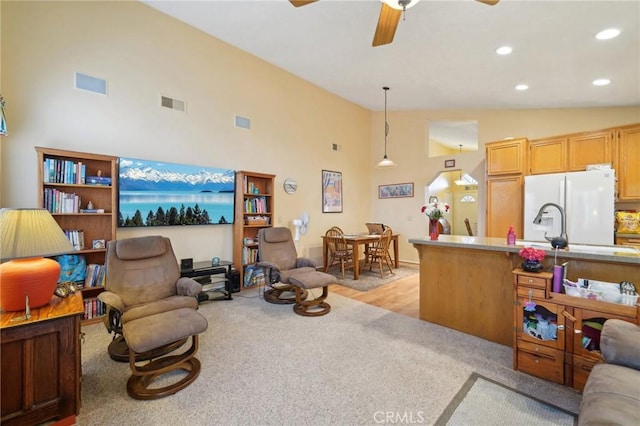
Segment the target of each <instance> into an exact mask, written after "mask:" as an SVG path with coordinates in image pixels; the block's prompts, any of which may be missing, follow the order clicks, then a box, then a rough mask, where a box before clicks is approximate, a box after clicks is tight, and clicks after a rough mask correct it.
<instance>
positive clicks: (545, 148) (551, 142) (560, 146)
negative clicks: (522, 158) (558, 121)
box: [528, 137, 568, 175]
mask: <svg viewBox="0 0 640 426" xmlns="http://www.w3.org/2000/svg"><path fill="white" fill-rule="evenodd" d="M528 158H529V168H528V171H529V174H531V175H538V174H543V173H562V172H565V171H566V170H567V166H568V159H567V138H566V137H558V138H548V139H539V140H534V141H529V156H528Z"/></svg>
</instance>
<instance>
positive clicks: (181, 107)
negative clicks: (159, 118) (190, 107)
mask: <svg viewBox="0 0 640 426" xmlns="http://www.w3.org/2000/svg"><path fill="white" fill-rule="evenodd" d="M160 105H162V106H163V107H165V108H171V109H175V110H176V111H181V112H184V111H185V102H184V101H181V100H178V99H173V98H169V97H166V96H161V99H160Z"/></svg>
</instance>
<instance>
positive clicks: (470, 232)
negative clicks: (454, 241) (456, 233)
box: [464, 217, 473, 236]
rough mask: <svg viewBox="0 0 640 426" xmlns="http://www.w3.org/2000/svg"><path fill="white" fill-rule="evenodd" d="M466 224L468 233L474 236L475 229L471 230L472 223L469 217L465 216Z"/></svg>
mask: <svg viewBox="0 0 640 426" xmlns="http://www.w3.org/2000/svg"><path fill="white" fill-rule="evenodd" d="M464 226H466V227H467V234H469V235H470V236H473V231H472V230H471V223H470V222H469V219H468V218H466V217H465V218H464Z"/></svg>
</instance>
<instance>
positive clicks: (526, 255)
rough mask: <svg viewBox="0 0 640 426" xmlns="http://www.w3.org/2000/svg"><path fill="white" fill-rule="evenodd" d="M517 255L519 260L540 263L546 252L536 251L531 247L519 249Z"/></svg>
mask: <svg viewBox="0 0 640 426" xmlns="http://www.w3.org/2000/svg"><path fill="white" fill-rule="evenodd" d="M518 254H519V255H520V257H521V258H523V259H524V260H526V261H529V262H540V261H542V259H544V256H545V255H546V252H545V251H544V250H538V249H536V248H533V247H525V248H523V249H521V250H520V251H519V252H518Z"/></svg>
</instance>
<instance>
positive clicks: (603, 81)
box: [591, 78, 611, 86]
mask: <svg viewBox="0 0 640 426" xmlns="http://www.w3.org/2000/svg"><path fill="white" fill-rule="evenodd" d="M609 83H611V80H609V79H608V78H599V79H597V80H593V83H591V84H593V85H594V86H606V85H607V84H609Z"/></svg>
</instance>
